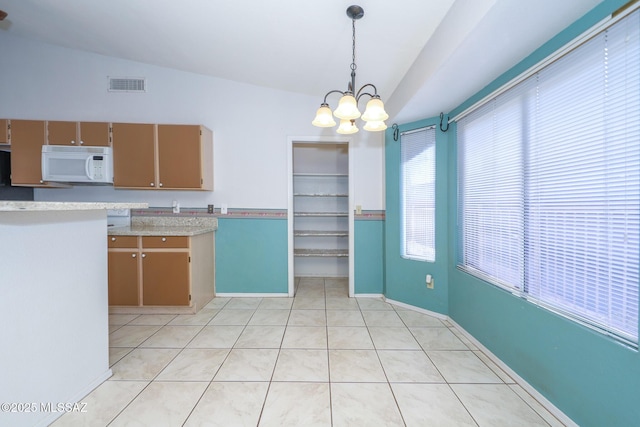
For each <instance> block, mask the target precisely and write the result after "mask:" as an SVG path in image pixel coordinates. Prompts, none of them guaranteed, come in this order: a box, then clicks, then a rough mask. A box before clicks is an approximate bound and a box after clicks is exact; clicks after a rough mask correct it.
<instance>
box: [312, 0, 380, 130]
mask: <svg viewBox="0 0 640 427" xmlns="http://www.w3.org/2000/svg"><path fill="white" fill-rule="evenodd" d="M347 16H348V17H349V18H351V27H352V32H353V37H352V40H353V43H352V56H351V58H352V62H351V81H350V82H349V85H348V87H347V90H346V91H344V92H343V91H341V90H332V91H329V92H328V93H327V94H326V95H325V96H324V101H323V102H322V104H320V108H318V111H316V117H315V119H313V121H312V122H311V123H312V124H313V125H314V126H317V127H333V126H335V125H336V122H335V120H333V117H332V115H331V108H330V107H329V104H328V103H327V97H328V96H329V95H331V94H332V93H339V94H341V95H342V97H341V98H340V100H339V101H338V108H336V109H335V110H334V111H333V116H335V117H337V118H338V119H340V126H339V127H338V130H337V132H338V133H340V134H353V133H356V132H358V126H356V119H358V118H362V120H364V121H365V122H366V123H365V125H364V130H367V131H371V132H378V131H382V130H385V129H386V128H387V125H386V124H385V123H384V121H385V120H387V119H388V118H389V115H388V114H387V113H386V111H385V110H384V104H383V102H382V100H381V99H380V96H379V95H378V89H376V87H375V86H374V85H372V84H371V83H367V84H365V85H364V86H362V87H361V88H360V89H358V91H357V92H355V87H356V68H358V67H357V65H356V20H358V19H360V18H362V17H363V16H364V9H362V8H361V7H360V6H357V5H353V6H349V7H348V8H347ZM365 88H373V93H372V94H371V93H369V92H366V91H365ZM364 95H367V96H369V98H371V99H369V102H367V106H366V109H365V111H364V114H362V113H360V110H359V109H358V101H360V98H361V97H363V96H364Z"/></svg>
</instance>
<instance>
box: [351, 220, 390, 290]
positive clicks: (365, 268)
mask: <svg viewBox="0 0 640 427" xmlns="http://www.w3.org/2000/svg"><path fill="white" fill-rule="evenodd" d="M354 228H355V234H354V252H355V254H354V256H355V259H354V270H355V272H354V287H355V294H356V295H357V294H383V293H384V220H373V219H364V220H359V219H357V218H356V220H355V221H354Z"/></svg>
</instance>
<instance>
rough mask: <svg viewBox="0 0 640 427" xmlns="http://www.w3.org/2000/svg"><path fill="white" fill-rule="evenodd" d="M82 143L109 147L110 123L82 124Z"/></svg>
mask: <svg viewBox="0 0 640 427" xmlns="http://www.w3.org/2000/svg"><path fill="white" fill-rule="evenodd" d="M79 126H80V143H81V144H83V145H91V146H102V147H108V146H109V123H104V122H80V125H79Z"/></svg>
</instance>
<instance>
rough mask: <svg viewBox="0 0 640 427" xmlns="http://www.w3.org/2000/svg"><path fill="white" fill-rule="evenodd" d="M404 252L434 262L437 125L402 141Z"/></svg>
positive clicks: (405, 137)
mask: <svg viewBox="0 0 640 427" xmlns="http://www.w3.org/2000/svg"><path fill="white" fill-rule="evenodd" d="M400 158H401V160H400V161H401V164H400V183H401V184H400V186H401V189H400V190H401V191H400V194H401V201H400V203H401V207H400V210H401V227H402V232H401V236H402V242H401V255H402V257H404V258H409V259H415V260H420V261H431V262H433V261H435V195H436V193H435V179H436V174H435V170H436V130H435V127H430V128H424V129H419V130H416V131H412V132H407V133H403V134H402V136H401V140H400Z"/></svg>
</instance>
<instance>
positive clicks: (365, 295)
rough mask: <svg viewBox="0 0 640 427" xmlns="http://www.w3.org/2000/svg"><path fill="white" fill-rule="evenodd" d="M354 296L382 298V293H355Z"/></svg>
mask: <svg viewBox="0 0 640 427" xmlns="http://www.w3.org/2000/svg"><path fill="white" fill-rule="evenodd" d="M354 296H355V297H356V298H380V299H384V295H382V294H355V295H354Z"/></svg>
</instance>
